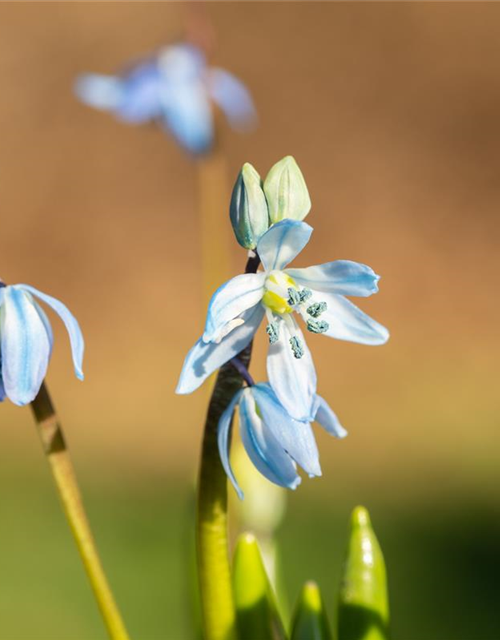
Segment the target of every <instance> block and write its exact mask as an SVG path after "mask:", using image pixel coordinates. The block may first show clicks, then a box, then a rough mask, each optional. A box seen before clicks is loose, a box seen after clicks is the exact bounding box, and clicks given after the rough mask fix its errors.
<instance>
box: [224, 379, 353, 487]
mask: <svg viewBox="0 0 500 640" xmlns="http://www.w3.org/2000/svg"><path fill="white" fill-rule="evenodd" d="M237 406H238V407H239V414H240V436H241V440H242V442H243V446H244V447H245V450H246V452H247V454H248V456H249V458H250V460H251V461H252V462H253V464H254V465H255V467H256V468H257V470H258V471H259V472H260V473H261V474H262V475H263V476H265V477H266V478H267V479H268V480H270V481H271V482H274V483H275V484H277V485H279V486H281V487H285V488H287V489H295V488H296V487H297V486H298V485H299V484H300V480H301V479H300V476H299V475H298V473H297V465H299V466H300V467H301V468H302V469H303V470H304V471H305V472H306V473H307V474H308V475H309V476H310V477H314V476H320V475H321V467H320V464H319V457H318V449H317V447H316V441H315V439H314V435H313V432H312V429H311V425H310V424H309V422H302V421H299V420H295V419H294V418H292V417H291V416H290V415H289V414H288V413H287V412H286V411H285V409H284V408H283V406H282V405H281V404H280V402H279V400H278V398H277V397H276V394H275V393H274V391H273V390H272V388H271V387H270V385H269V384H267V383H259V384H256V385H254V386H251V387H246V388H245V389H241V390H240V391H238V393H237V394H236V395H235V396H234V398H233V399H232V400H231V402H230V403H229V406H228V407H227V409H226V410H225V411H224V413H223V414H222V416H221V419H220V421H219V427H218V443H219V453H220V457H221V460H222V465H223V467H224V469H225V471H226V473H227V475H228V477H229V478H230V480H231V482H232V483H233V485H234V488H235V489H236V491H237V492H238V495H239V497H240V498H243V492H242V491H241V489H240V487H239V486H238V482H237V480H236V478H235V477H234V474H233V471H232V469H231V464H230V462H229V447H230V439H231V438H230V432H231V423H232V420H233V415H234V411H235V409H236V407H237ZM313 413H314V416H313V419H315V420H316V421H317V422H319V423H320V424H321V425H322V426H323V427H324V428H325V429H326V431H327V432H328V433H330V434H331V435H334V436H336V437H337V438H344V437H345V436H346V435H347V431H345V429H344V428H343V427H342V426H341V424H340V422H339V421H338V418H337V416H336V415H335V414H334V413H333V411H332V410H331V409H330V407H329V406H328V404H327V403H326V402H325V400H323V398H320V396H315V399H314V407H313Z"/></svg>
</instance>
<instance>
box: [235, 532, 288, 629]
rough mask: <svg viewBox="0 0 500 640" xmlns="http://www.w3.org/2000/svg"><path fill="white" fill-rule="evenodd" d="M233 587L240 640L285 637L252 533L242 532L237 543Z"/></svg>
mask: <svg viewBox="0 0 500 640" xmlns="http://www.w3.org/2000/svg"><path fill="white" fill-rule="evenodd" d="M233 589H234V600H235V605H236V620H237V625H238V634H239V635H238V637H239V639H240V640H256V638H259V640H285V632H284V629H283V624H282V622H281V620H280V618H279V614H278V611H277V606H276V599H275V596H274V593H273V590H272V587H271V584H270V582H269V579H268V577H267V574H266V570H265V568H264V563H263V561H262V556H261V553H260V549H259V545H258V542H257V539H256V538H255V536H254V535H253V534H251V533H244V534H242V535H241V536H240V537H239V539H238V541H237V543H236V549H235V552H234V562H233Z"/></svg>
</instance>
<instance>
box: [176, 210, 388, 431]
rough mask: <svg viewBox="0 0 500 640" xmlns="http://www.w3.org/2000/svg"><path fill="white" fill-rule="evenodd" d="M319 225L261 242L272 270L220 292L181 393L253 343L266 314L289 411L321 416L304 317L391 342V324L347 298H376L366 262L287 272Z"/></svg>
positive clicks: (288, 225) (332, 332) (272, 368)
mask: <svg viewBox="0 0 500 640" xmlns="http://www.w3.org/2000/svg"><path fill="white" fill-rule="evenodd" d="M311 233H312V227H310V226H309V225H308V224H307V223H305V222H300V221H297V220H289V219H286V220H282V221H281V222H278V223H277V224H275V225H273V226H272V227H271V228H270V229H269V230H268V231H266V233H264V235H262V236H261V238H260V239H259V241H258V243H257V253H258V255H259V257H260V259H261V261H262V266H263V267H264V271H261V272H258V273H255V274H242V275H239V276H236V277H235V278H233V279H232V280H229V281H228V282H226V283H225V284H224V285H222V286H221V287H220V288H219V289H218V290H217V291H216V292H215V294H214V295H213V297H212V299H211V301H210V305H209V308H208V315H207V320H206V325H205V331H204V333H203V336H202V337H201V338H200V340H198V342H197V343H196V344H195V345H194V347H193V348H192V349H191V351H190V352H189V353H188V355H187V357H186V360H185V361H184V366H183V369H182V373H181V376H180V380H179V383H178V386H177V393H191V392H192V391H194V390H195V389H196V388H197V387H199V386H200V385H201V384H202V383H203V382H204V380H206V378H207V377H208V376H209V375H210V374H211V373H212V372H213V371H215V370H216V369H218V368H219V367H220V366H221V365H223V364H224V363H226V362H227V361H228V360H230V359H231V358H233V357H234V356H236V355H237V354H238V353H239V352H240V351H241V350H242V349H244V348H245V347H246V346H247V345H248V344H249V343H250V341H251V340H252V338H253V336H254V334H255V332H256V331H257V329H258V327H259V325H260V323H261V321H262V320H263V318H264V316H266V318H267V327H266V331H267V334H268V336H269V342H270V347H269V352H268V357H267V373H268V376H269V382H270V383H271V386H272V388H273V390H274V392H275V393H276V395H277V397H278V398H279V401H280V402H281V404H282V405H283V407H284V408H285V409H286V410H287V412H288V413H289V414H290V415H291V416H293V417H294V418H296V419H298V420H306V421H309V420H311V419H312V416H313V413H312V411H313V406H314V399H315V397H316V371H315V369H314V364H313V361H312V358H311V354H310V352H309V349H308V348H307V345H306V343H305V340H304V337H303V335H302V331H301V330H300V328H299V326H298V324H297V321H296V319H295V317H294V312H295V313H297V314H298V315H299V316H300V317H301V318H302V319H303V320H304V322H305V325H306V328H307V330H308V331H310V332H311V333H322V334H324V335H326V336H328V337H330V338H338V339H339V340H349V341H351V342H358V343H360V344H367V345H380V344H383V343H385V342H386V341H387V340H388V338H389V332H388V331H387V329H386V328H385V327H383V326H382V325H380V324H379V323H378V322H376V321H375V320H373V319H372V318H370V317H369V316H367V315H366V314H365V313H363V312H362V311H361V310H360V309H358V308H357V307H356V306H355V305H353V304H352V302H350V301H349V300H347V299H346V298H345V297H344V296H361V297H366V296H370V295H372V294H373V293H376V292H377V291H378V285H377V282H378V280H379V276H377V275H376V274H375V273H374V271H373V270H372V269H371V268H370V267H367V266H366V265H364V264H360V263H358V262H351V261H349V260H336V261H334V262H327V263H326V264H322V265H317V266H313V267H309V268H306V269H286V268H285V267H286V266H287V264H288V263H289V262H291V261H292V260H293V259H294V258H295V257H296V256H297V255H298V254H299V253H300V252H301V251H302V249H303V248H304V247H305V246H306V244H307V243H308V242H309V238H310V236H311Z"/></svg>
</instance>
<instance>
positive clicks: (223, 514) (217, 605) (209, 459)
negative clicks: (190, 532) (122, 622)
mask: <svg viewBox="0 0 500 640" xmlns="http://www.w3.org/2000/svg"><path fill="white" fill-rule="evenodd" d="M259 263H260V261H259V258H258V256H256V255H255V254H252V255H251V256H250V257H249V260H248V263H247V267H246V269H245V272H246V273H255V272H256V271H257V268H258V266H259ZM251 354H252V343H250V344H249V345H248V346H247V347H246V348H245V349H244V350H243V351H242V352H241V353H239V354H238V356H237V358H238V360H239V362H240V363H241V364H242V366H244V367H245V368H246V369H248V366H249V364H250V357H251ZM242 384H243V378H242V376H241V374H240V372H239V371H238V370H237V369H236V368H235V367H234V365H233V364H232V363H231V362H227V363H226V364H225V365H224V366H223V367H221V369H220V371H219V374H218V376H217V380H216V382H215V386H214V390H213V393H212V397H211V399H210V404H209V406H208V413H207V419H206V423H205V432H204V436H203V444H202V452H201V462H200V476H199V486H198V513H197V516H198V519H197V545H198V571H199V578H200V593H201V603H202V614H203V628H204V639H205V640H234V638H235V637H236V630H235V608H234V600H233V591H232V584H231V570H230V566H229V548H228V522H227V478H226V474H225V472H224V469H223V467H222V464H221V461H220V458H219V450H218V446H217V426H218V424H219V419H220V417H221V415H222V413H223V411H224V409H226V407H227V406H228V404H229V402H230V401H231V399H232V398H233V396H234V394H235V393H236V392H237V391H238V390H239V389H240V388H241V386H242Z"/></svg>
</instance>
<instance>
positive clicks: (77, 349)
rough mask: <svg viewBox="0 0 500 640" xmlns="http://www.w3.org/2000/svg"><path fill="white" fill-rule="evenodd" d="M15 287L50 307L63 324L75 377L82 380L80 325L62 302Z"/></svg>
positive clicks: (82, 349)
mask: <svg viewBox="0 0 500 640" xmlns="http://www.w3.org/2000/svg"><path fill="white" fill-rule="evenodd" d="M16 287H19V288H20V289H24V290H25V291H29V292H30V293H32V294H33V295H34V296H36V297H37V298H40V300H42V301H43V302H45V304H48V305H49V307H52V309H53V310H54V311H55V312H56V313H57V315H58V316H59V317H60V318H61V320H62V321H63V322H64V325H65V327H66V330H67V332H68V335H69V341H70V344H71V354H72V356H73V365H74V369H75V375H76V377H77V378H78V379H79V380H83V371H82V366H83V352H84V348H85V344H84V341H83V335H82V332H81V330H80V325H79V324H78V322H77V320H76V318H75V317H74V316H73V314H72V313H71V311H70V310H69V309H68V307H66V305H64V304H63V303H62V302H60V301H59V300H56V298H53V297H52V296H48V295H47V294H46V293H42V292H41V291H38V289H35V287H30V286H29V285H27V284H19V285H16Z"/></svg>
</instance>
